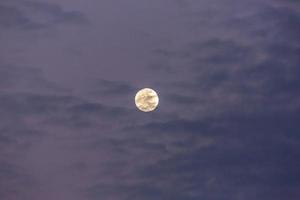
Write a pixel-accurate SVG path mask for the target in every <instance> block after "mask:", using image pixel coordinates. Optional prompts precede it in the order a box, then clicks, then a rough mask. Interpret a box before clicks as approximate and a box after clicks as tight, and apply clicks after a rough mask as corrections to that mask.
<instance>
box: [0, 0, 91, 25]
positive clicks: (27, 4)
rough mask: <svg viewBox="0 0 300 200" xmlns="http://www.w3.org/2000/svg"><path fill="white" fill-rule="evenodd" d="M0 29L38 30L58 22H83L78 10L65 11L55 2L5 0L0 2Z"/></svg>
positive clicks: (84, 19)
mask: <svg viewBox="0 0 300 200" xmlns="http://www.w3.org/2000/svg"><path fill="white" fill-rule="evenodd" d="M0 11H1V12H0V13H1V14H0V27H2V29H12V28H13V29H15V28H16V29H21V30H40V29H44V28H48V27H51V26H55V25H58V24H63V23H66V24H85V23H87V21H88V20H87V19H86V17H85V16H84V15H83V14H82V13H80V12H78V11H65V10H64V9H63V8H61V7H60V6H58V5H56V4H52V3H45V2H43V3H42V2H36V1H18V0H16V1H5V2H2V3H1V4H0Z"/></svg>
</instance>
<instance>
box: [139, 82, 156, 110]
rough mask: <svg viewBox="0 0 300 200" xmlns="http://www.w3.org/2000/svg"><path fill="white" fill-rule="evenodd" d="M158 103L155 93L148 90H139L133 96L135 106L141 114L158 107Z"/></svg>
mask: <svg viewBox="0 0 300 200" xmlns="http://www.w3.org/2000/svg"><path fill="white" fill-rule="evenodd" d="M158 102H159V98H158V95H157V93H156V92H155V91H154V90H152V89H150V88H144V89H141V90H140V91H138V92H137V93H136V95H135V105H136V107H137V108H138V109H139V110H141V111H143V112H150V111H153V110H155V108H156V107H157V106H158Z"/></svg>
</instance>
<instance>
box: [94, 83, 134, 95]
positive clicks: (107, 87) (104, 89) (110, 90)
mask: <svg viewBox="0 0 300 200" xmlns="http://www.w3.org/2000/svg"><path fill="white" fill-rule="evenodd" d="M94 88H96V89H95V91H92V93H95V94H99V95H101V94H103V95H123V94H128V93H132V92H134V91H135V90H136V89H135V87H134V86H132V85H130V84H129V83H125V82H120V81H110V80H98V81H96V83H95V84H94Z"/></svg>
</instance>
